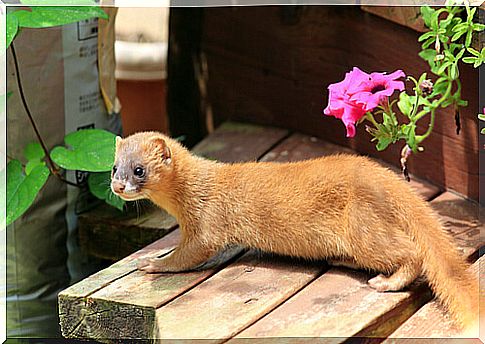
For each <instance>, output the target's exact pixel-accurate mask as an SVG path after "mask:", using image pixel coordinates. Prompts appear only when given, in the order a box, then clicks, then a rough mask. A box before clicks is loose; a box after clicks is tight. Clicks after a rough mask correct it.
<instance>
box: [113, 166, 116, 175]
mask: <svg viewBox="0 0 485 344" xmlns="http://www.w3.org/2000/svg"><path fill="white" fill-rule="evenodd" d="M116 171H117V168H116V165H113V174H115V173H116Z"/></svg>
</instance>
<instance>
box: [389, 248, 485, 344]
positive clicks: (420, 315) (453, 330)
mask: <svg viewBox="0 0 485 344" xmlns="http://www.w3.org/2000/svg"><path fill="white" fill-rule="evenodd" d="M471 270H472V271H473V272H474V274H475V275H476V276H477V278H478V277H479V278H480V295H479V296H480V310H481V312H480V316H481V318H480V319H481V320H480V324H481V325H482V326H481V327H482V328H481V331H480V332H481V333H482V334H483V330H484V328H483V326H485V323H484V320H485V319H484V314H483V307H485V285H484V282H485V280H484V278H485V256H482V257H481V258H480V259H478V260H477V261H476V262H475V263H474V264H473V266H472V267H471ZM477 297H478V295H477ZM477 316H478V314H477ZM457 337H465V338H470V337H475V338H478V337H479V334H478V333H476V334H475V336H473V334H468V335H466V336H464V335H463V334H462V332H461V331H460V329H459V328H457V327H456V325H455V324H454V323H453V322H452V320H451V318H450V316H449V315H448V314H447V313H446V312H445V310H444V309H443V307H442V306H441V305H440V304H439V303H438V302H436V301H432V302H430V303H428V304H426V305H424V306H423V307H422V308H421V309H419V310H418V311H417V312H416V313H415V314H413V316H412V317H411V318H410V319H408V320H407V321H406V322H405V323H404V324H403V325H402V326H400V327H399V328H398V329H397V330H396V331H395V332H393V333H392V334H391V335H390V336H389V338H390V339H388V340H386V341H385V343H386V344H389V343H395V342H397V341H398V338H457Z"/></svg>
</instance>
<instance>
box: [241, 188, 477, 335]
mask: <svg viewBox="0 0 485 344" xmlns="http://www.w3.org/2000/svg"><path fill="white" fill-rule="evenodd" d="M431 203H432V204H436V206H435V207H436V210H437V212H438V213H439V215H440V216H441V217H442V218H443V220H444V223H445V226H446V228H447V229H448V230H449V231H450V232H451V233H452V235H453V236H454V238H455V239H457V244H458V246H460V247H461V249H462V250H463V251H465V252H466V253H467V254H468V255H473V254H474V253H475V252H476V251H478V248H479V247H480V246H482V245H483V244H484V242H483V241H482V238H480V235H479V231H474V230H473V228H476V227H477V226H483V223H481V222H480V220H479V217H478V206H477V205H476V204H475V203H471V202H469V201H465V200H463V199H462V198H459V197H458V196H455V195H453V194H451V193H445V194H443V195H442V196H440V197H438V198H437V199H436V200H434V201H432V202H431ZM455 215H456V219H457V220H456V221H453V220H451V219H453V218H454V217H455ZM469 227H471V228H472V230H469ZM471 233H473V234H471ZM370 277H371V276H370V275H368V274H365V273H361V272H356V271H352V270H349V269H344V268H332V269H331V270H330V271H328V272H327V273H325V274H324V275H323V276H321V277H319V278H318V279H317V280H315V281H314V282H313V283H311V284H310V285H309V286H308V287H306V288H305V289H303V290H302V291H301V292H299V293H298V294H297V295H295V296H294V297H293V298H292V299H290V300H288V301H287V302H286V303H284V304H283V305H282V306H281V307H279V308H278V309H276V310H275V311H274V312H272V313H270V314H268V315H267V316H266V317H264V318H262V319H261V320H260V321H258V322H257V323H255V324H254V325H252V326H251V327H249V328H248V329H246V330H245V331H243V332H241V333H240V334H239V335H237V336H236V338H262V337H341V338H348V337H351V336H358V337H377V338H379V337H386V336H387V335H389V334H390V333H392V332H393V331H394V330H395V329H396V328H397V327H398V326H399V325H400V324H402V323H403V322H404V321H405V320H406V319H407V318H409V317H410V316H411V315H412V314H413V313H414V312H415V311H416V310H417V309H419V307H421V306H422V305H423V304H424V303H426V302H427V301H429V300H430V299H431V293H430V291H429V289H428V288H427V287H425V286H424V285H422V284H415V285H414V286H412V287H411V288H410V290H408V291H403V292H393V293H379V292H376V291H375V290H373V289H371V288H370V287H369V286H367V283H366V282H367V280H368V279H369V278H370ZM342 340H343V339H342Z"/></svg>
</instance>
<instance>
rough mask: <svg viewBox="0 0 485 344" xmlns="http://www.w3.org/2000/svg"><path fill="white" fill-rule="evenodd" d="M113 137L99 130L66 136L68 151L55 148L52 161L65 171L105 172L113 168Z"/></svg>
mask: <svg viewBox="0 0 485 344" xmlns="http://www.w3.org/2000/svg"><path fill="white" fill-rule="evenodd" d="M115 137H116V136H115V135H114V134H113V133H110V132H109V131H106V130H101V129H83V130H79V131H75V132H73V133H70V134H68V135H66V137H65V138H64V141H65V142H66V144H67V145H68V146H70V149H67V148H65V147H55V148H54V149H53V150H52V152H51V158H52V160H53V161H54V162H55V163H56V164H58V165H59V166H61V167H62V168H64V169H67V170H79V171H88V172H106V171H110V170H111V168H112V166H113V160H114V154H115Z"/></svg>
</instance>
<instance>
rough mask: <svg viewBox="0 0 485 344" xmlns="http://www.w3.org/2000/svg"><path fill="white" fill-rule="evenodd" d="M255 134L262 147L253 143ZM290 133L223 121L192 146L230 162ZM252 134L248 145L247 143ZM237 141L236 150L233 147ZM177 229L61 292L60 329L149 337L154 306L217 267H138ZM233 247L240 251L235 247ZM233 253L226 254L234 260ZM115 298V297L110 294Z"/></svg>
mask: <svg viewBox="0 0 485 344" xmlns="http://www.w3.org/2000/svg"><path fill="white" fill-rule="evenodd" d="M254 135H257V136H260V137H259V138H258V139H257V143H258V146H257V147H255V146H254V145H251V144H249V140H256V138H255V137H254ZM286 135H287V131H286V130H281V129H272V128H262V127H257V126H246V125H242V124H237V123H231V124H229V125H225V126H222V127H221V128H220V129H218V130H216V131H215V133H214V134H213V135H211V136H209V137H207V138H206V139H205V140H204V141H203V142H201V143H200V144H199V145H198V146H197V147H194V151H196V152H197V153H199V154H203V155H206V156H209V157H215V158H218V159H220V160H223V161H227V162H231V161H237V160H239V157H240V156H243V157H244V158H245V159H248V160H257V159H258V158H259V154H263V153H264V152H265V151H267V150H268V149H270V148H271V147H272V146H274V145H275V144H277V143H278V142H279V140H281V138H283V137H284V136H286ZM245 137H248V138H249V139H248V144H246V145H244V144H243V143H244V142H245V141H246V140H245ZM233 145H235V146H236V147H237V149H236V148H235V149H232V148H231V147H232V146H233ZM179 235H180V233H179V231H178V230H174V231H173V232H171V233H170V234H168V235H167V236H166V237H164V238H162V239H160V240H159V241H157V242H155V243H153V244H151V245H149V246H147V247H146V248H144V249H142V250H140V251H138V252H136V253H134V254H132V255H130V256H129V257H127V258H125V259H123V260H122V261H120V262H118V263H115V264H113V265H112V266H111V267H109V268H107V269H105V270H103V271H101V272H99V273H97V274H94V275H93V276H91V277H88V278H86V279H84V280H83V281H81V282H79V283H77V284H75V285H73V286H71V287H70V288H68V289H66V290H64V291H63V292H62V293H60V295H59V313H60V324H61V330H62V333H63V335H64V336H65V337H70V338H73V337H75V338H96V339H103V338H104V339H106V338H120V337H122V338H147V337H149V336H150V335H151V334H152V331H153V325H154V314H155V309H156V308H157V307H159V306H160V304H163V303H165V302H168V301H169V300H171V299H173V298H175V297H176V296H178V295H179V294H181V293H183V292H185V291H186V290H187V289H190V288H192V287H193V286H194V285H196V284H197V283H199V282H200V281H202V280H203V279H205V278H207V277H208V276H209V275H211V274H213V273H214V272H215V270H214V269H212V270H206V271H198V272H191V273H181V274H161V275H146V274H143V273H140V272H138V271H137V270H136V260H137V259H138V258H141V257H144V256H150V257H154V256H159V255H160V254H166V253H168V252H169V251H170V250H171V249H172V248H173V247H174V246H175V244H176V243H177V242H178V239H179ZM234 252H237V251H233V254H234ZM231 257H232V256H231V255H226V256H224V258H225V259H230V258H231ZM111 298H112V299H111Z"/></svg>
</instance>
